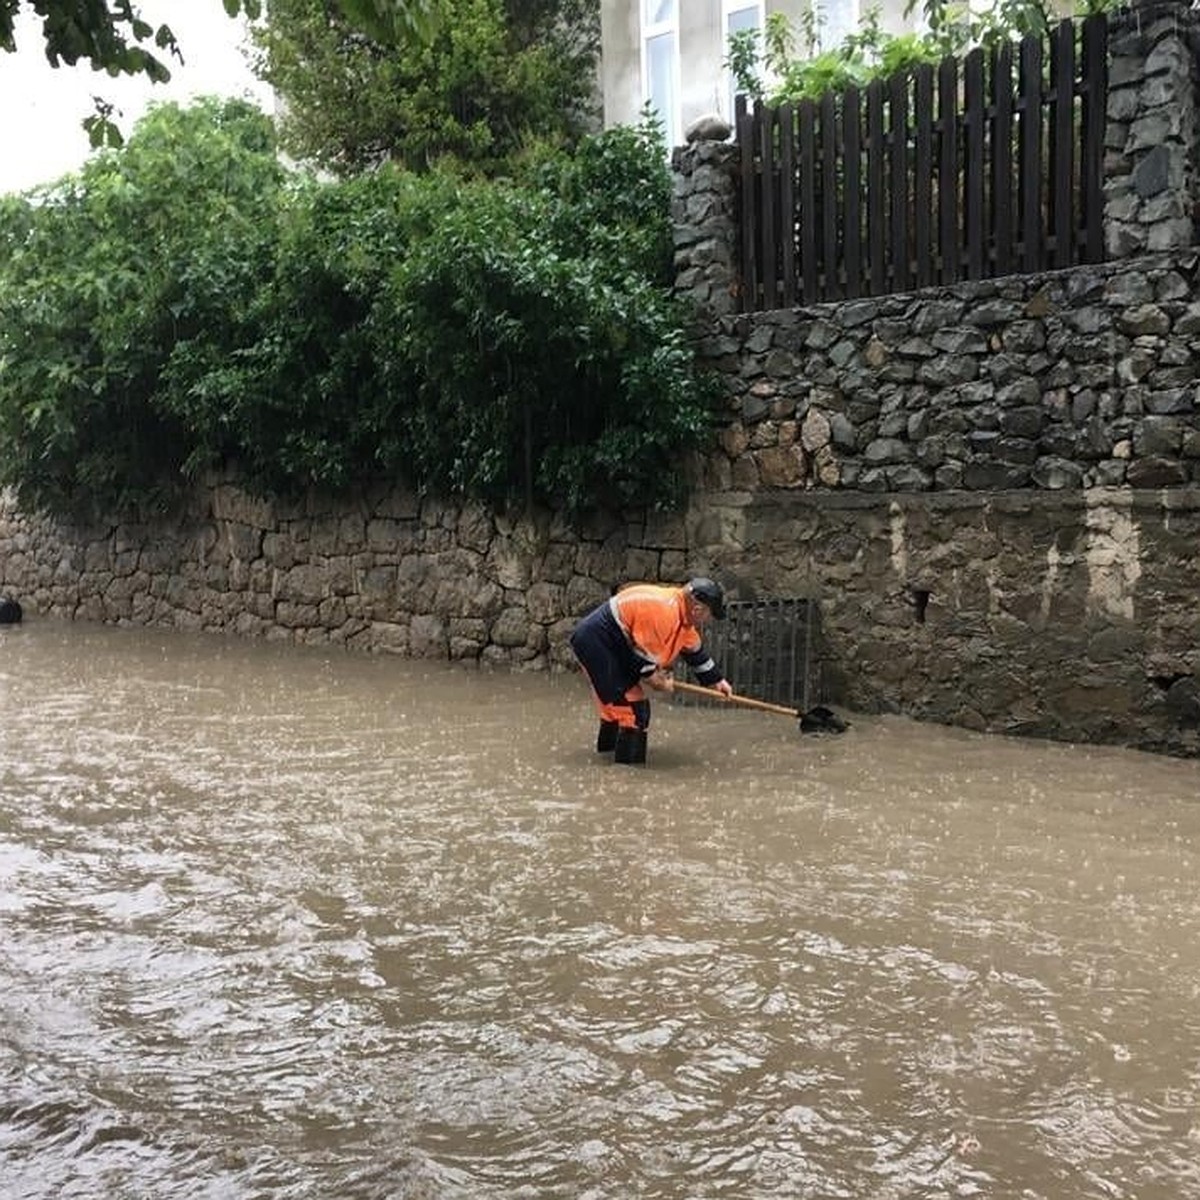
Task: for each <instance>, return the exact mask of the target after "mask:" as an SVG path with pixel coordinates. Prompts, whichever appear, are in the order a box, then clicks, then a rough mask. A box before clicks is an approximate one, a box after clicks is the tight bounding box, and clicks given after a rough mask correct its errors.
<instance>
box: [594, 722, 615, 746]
mask: <svg viewBox="0 0 1200 1200" xmlns="http://www.w3.org/2000/svg"><path fill="white" fill-rule="evenodd" d="M620 728H621V727H620V725H618V724H617V722H616V721H601V722H600V732H599V733H598V734H596V753H597V754H608V753H609V752H610V751H612V750H615V749H616V745H617V730H618V729H620Z"/></svg>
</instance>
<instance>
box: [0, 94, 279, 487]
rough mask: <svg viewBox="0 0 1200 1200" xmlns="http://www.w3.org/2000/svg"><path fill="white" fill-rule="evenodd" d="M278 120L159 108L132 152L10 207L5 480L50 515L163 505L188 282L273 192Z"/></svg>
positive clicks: (224, 109) (3, 286) (1, 415)
mask: <svg viewBox="0 0 1200 1200" xmlns="http://www.w3.org/2000/svg"><path fill="white" fill-rule="evenodd" d="M271 147H272V135H271V129H270V125H269V122H268V121H267V119H266V118H265V117H264V116H263V115H262V113H260V112H259V111H258V110H257V109H255V108H254V107H252V106H250V105H247V104H245V103H244V102H241V101H229V102H226V103H224V104H219V103H217V102H215V101H206V102H202V103H201V104H200V105H198V106H197V107H196V108H194V109H192V110H191V111H188V112H184V111H181V110H180V109H178V108H177V107H175V106H173V105H169V106H164V107H163V108H160V109H156V110H153V111H152V112H151V114H150V115H149V116H148V117H147V118H146V119H145V120H144V121H143V123H142V124H141V125H140V126H139V129H138V132H137V134H136V135H135V136H134V137H133V138H131V140H130V142H129V144H128V146H127V147H125V148H124V150H122V151H120V152H112V153H105V154H101V155H99V156H97V157H96V158H94V159H92V160H91V161H90V162H89V163H88V164H87V166H86V167H85V168H84V170H83V172H82V173H81V174H80V175H78V176H68V177H67V178H66V179H65V180H64V181H63V182H62V183H61V184H59V185H57V186H54V187H51V188H48V189H44V190H42V191H40V192H37V193H34V194H33V195H32V197H31V198H29V199H25V200H17V199H10V200H9V201H7V202H6V207H5V208H4V209H3V210H0V215H2V217H3V235H2V238H3V241H4V243H5V245H6V249H7V251H8V253H7V254H6V256H5V259H4V261H3V262H2V263H0V448H2V450H3V454H2V455H0V478H2V479H3V481H5V482H8V483H13V484H16V485H17V486H18V487H19V489H20V490H21V492H22V494H23V495H28V496H30V497H32V498H33V499H35V500H36V502H37V503H39V504H45V505H47V506H50V507H54V508H58V509H66V510H82V509H86V508H88V507H89V506H90V504H91V501H93V500H97V501H103V502H105V503H114V504H126V503H132V502H134V501H146V502H152V501H154V500H155V499H158V498H161V496H162V494H163V492H164V489H165V488H169V486H170V485H171V483H172V481H173V477H174V475H175V472H176V470H177V468H178V467H179V465H180V463H181V461H182V458H183V456H184V454H185V453H186V451H185V450H184V441H183V438H182V431H181V429H180V427H179V425H178V423H177V422H176V421H175V420H174V419H173V418H172V416H171V414H170V413H169V412H167V411H165V410H164V408H163V406H162V405H161V403H160V395H159V388H160V382H159V371H160V368H161V366H162V362H163V356H164V352H165V348H166V347H167V346H169V344H170V342H171V340H172V339H173V337H174V336H175V330H176V323H177V321H178V319H179V316H180V313H179V309H178V294H177V293H178V280H179V278H180V276H181V275H184V274H186V272H187V270H188V269H189V265H190V263H191V262H192V259H193V255H194V253H195V251H196V248H197V247H199V246H201V245H203V244H204V243H205V242H206V241H223V242H226V243H228V242H240V241H242V240H245V238H246V236H247V233H246V231H247V230H248V229H252V228H253V217H252V214H253V213H254V212H255V211H256V210H257V209H258V207H259V206H260V205H261V204H262V203H263V201H264V198H267V197H269V196H270V194H271V191H272V189H274V188H277V187H278V184H279V180H280V178H281V175H280V171H279V168H278V167H277V166H276V164H275V160H274V156H273V153H272V152H271Z"/></svg>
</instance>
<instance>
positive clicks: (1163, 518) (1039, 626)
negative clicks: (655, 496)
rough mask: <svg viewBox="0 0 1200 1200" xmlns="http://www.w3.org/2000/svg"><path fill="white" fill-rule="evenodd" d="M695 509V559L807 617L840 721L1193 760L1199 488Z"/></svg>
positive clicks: (776, 498)
mask: <svg viewBox="0 0 1200 1200" xmlns="http://www.w3.org/2000/svg"><path fill="white" fill-rule="evenodd" d="M710 502H711V508H710V511H709V513H708V515H707V517H706V521H707V522H708V524H707V527H704V526H699V527H697V528H696V532H697V534H698V543H699V544H698V545H697V547H696V554H697V556H698V557H701V558H704V557H708V558H711V560H712V561H713V563H714V566H713V569H714V571H715V572H716V573H717V574H718V575H719V576H720V577H721V578H723V579H726V580H727V581H729V582H730V583H731V584H732V585H733V587H734V588H735V589H736V590H737V591H738V592H739V594H740V595H743V596H745V597H747V598H752V597H753V596H755V595H761V596H785V595H800V596H812V597H814V598H816V599H818V600H819V602H820V608H821V614H822V628H823V632H824V645H823V652H824V655H825V662H824V671H823V673H824V675H825V677H826V679H828V680H830V681H831V692H832V694H833V695H835V696H836V697H837V698H839V699H840V700H841V701H842V702H844V703H845V704H847V705H848V706H849V707H850V708H851V709H858V710H866V711H881V710H882V711H895V712H902V713H905V714H908V715H910V716H915V717H919V718H926V719H930V720H935V721H939V722H944V723H949V724H953V725H960V726H965V727H968V728H975V729H980V730H988V731H993V732H1002V733H1014V734H1015V733H1019V734H1028V735H1036V736H1045V737H1052V738H1058V739H1067V740H1082V741H1098V742H1115V743H1120V744H1126V745H1133V746H1139V747H1142V748H1145V749H1155V750H1166V751H1170V752H1173V753H1182V754H1196V753H1198V752H1200V613H1197V612H1196V611H1195V606H1194V603H1193V600H1192V599H1191V598H1192V597H1195V596H1196V595H1200V554H1198V553H1197V551H1198V550H1200V489H1196V488H1189V489H1177V490H1171V491H1166V492H1149V491H1132V490H1130V489H1127V488H1096V489H1087V490H1084V491H1074V492H1068V493H1056V494H1047V493H1037V492H1006V493H1000V494H991V495H970V494H967V493H962V492H959V493H948V494H945V495H904V496H894V497H887V498H885V499H880V500H873V499H871V498H870V497H867V496H863V495H854V494H852V493H836V492H808V493H800V494H794V495H784V494H779V493H775V494H770V495H764V494H762V493H758V494H751V493H729V494H727V495H726V496H724V497H721V496H720V495H719V494H715V493H714V494H713V495H712V496H711V497H710Z"/></svg>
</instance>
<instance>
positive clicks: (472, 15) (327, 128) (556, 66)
mask: <svg viewBox="0 0 1200 1200" xmlns="http://www.w3.org/2000/svg"><path fill="white" fill-rule="evenodd" d="M577 10H578V11H577ZM594 13H595V4H594V0H592V3H585V0H507V3H506V2H505V0H444V5H443V10H442V19H441V21H440V23H439V26H438V30H437V33H436V35H435V36H434V37H433V38H432V39H431V40H429V41H428V42H422V43H412V44H409V45H406V46H400V47H398V48H396V49H393V50H388V51H385V50H384V49H383V48H382V47H381V46H380V45H378V44H377V43H376V42H374V41H372V40H370V39H368V38H364V37H362V36H361V35H359V34H357V33H356V32H354V31H353V30H352V29H351V28H350V27H349V26H347V24H346V23H345V21H343V20H342V19H340V18H339V17H338V16H337V14H336V13H334V12H332V11H331V9H330V5H329V4H327V3H326V0H273V2H272V3H271V5H270V6H269V8H268V14H267V23H266V24H265V25H264V26H263V27H261V28H259V29H258V30H257V31H256V33H255V42H256V44H257V46H258V48H259V52H260V53H259V58H258V62H257V64H256V70H257V71H258V73H259V75H260V76H261V77H262V78H263V79H264V80H266V81H267V82H268V83H270V84H271V86H272V87H273V88H274V89H275V91H276V92H277V93H278V94H279V95H280V96H281V97H282V98H283V100H284V102H285V105H284V116H283V122H282V130H281V136H282V140H283V144H284V146H285V147H286V148H287V150H288V151H289V152H290V153H291V154H292V155H293V156H294V157H296V158H297V159H300V160H302V161H310V162H312V163H315V164H317V165H318V166H320V167H322V168H324V169H326V170H329V171H331V172H334V173H336V174H350V173H353V172H355V171H358V170H361V169H364V168H369V167H373V166H375V165H377V164H378V163H380V162H381V161H385V160H391V161H393V162H397V163H400V164H402V165H404V166H406V167H408V168H409V169H411V170H428V169H429V168H430V167H431V166H433V165H434V164H435V163H437V162H439V161H441V160H443V159H447V158H450V159H454V160H457V161H459V162H460V163H463V164H466V165H468V166H469V167H471V168H472V169H473V170H477V171H481V172H483V173H485V174H497V173H504V172H507V171H509V170H511V169H513V166H514V164H515V163H516V162H518V161H519V159H520V156H521V154H522V152H523V150H524V149H525V147H526V146H527V145H528V143H529V142H530V141H532V140H548V141H550V142H551V143H553V144H555V145H565V144H570V143H572V142H574V141H575V140H576V139H577V138H578V137H579V135H580V134H581V132H582V130H583V128H584V127H585V126H586V123H587V117H588V113H589V109H590V105H591V87H592V77H593V70H594V63H595V57H596V38H595V30H596V24H595V20H594Z"/></svg>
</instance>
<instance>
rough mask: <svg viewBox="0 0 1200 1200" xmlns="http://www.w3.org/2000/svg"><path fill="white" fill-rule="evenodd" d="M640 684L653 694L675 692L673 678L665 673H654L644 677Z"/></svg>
mask: <svg viewBox="0 0 1200 1200" xmlns="http://www.w3.org/2000/svg"><path fill="white" fill-rule="evenodd" d="M642 682H643V683H644V684H645V685H646V686H647V687H648V688H650V689H651V690H652V691H655V692H673V691H674V690H675V676H674V675H669V674H668V673H667V672H666V671H661V670H660V671H655V672H654V673H653V674H652V675H647V676H645V677H644V678H643V679H642Z"/></svg>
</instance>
